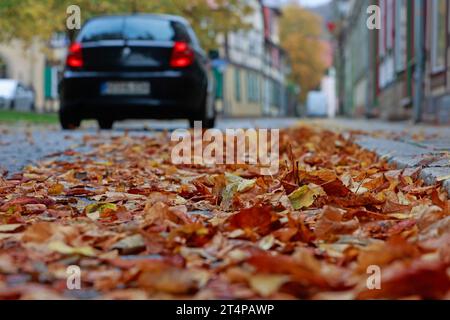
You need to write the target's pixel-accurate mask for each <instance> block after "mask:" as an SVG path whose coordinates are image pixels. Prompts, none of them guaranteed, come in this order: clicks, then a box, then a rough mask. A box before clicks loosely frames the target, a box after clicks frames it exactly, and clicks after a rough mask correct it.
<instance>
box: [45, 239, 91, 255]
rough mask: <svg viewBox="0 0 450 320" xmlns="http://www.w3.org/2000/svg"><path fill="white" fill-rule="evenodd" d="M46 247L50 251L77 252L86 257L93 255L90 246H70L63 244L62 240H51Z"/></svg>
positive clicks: (68, 253) (69, 253) (70, 253)
mask: <svg viewBox="0 0 450 320" xmlns="http://www.w3.org/2000/svg"><path fill="white" fill-rule="evenodd" d="M48 248H49V249H50V250H52V251H55V252H58V253H61V254H67V255H72V254H78V255H82V256H87V257H93V256H95V251H94V249H92V248H91V247H88V246H83V247H71V246H68V245H67V244H65V243H64V242H62V241H53V242H50V243H49V244H48Z"/></svg>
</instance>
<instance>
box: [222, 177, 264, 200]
mask: <svg viewBox="0 0 450 320" xmlns="http://www.w3.org/2000/svg"><path fill="white" fill-rule="evenodd" d="M225 179H226V181H227V185H226V187H225V189H223V191H222V205H223V206H224V207H225V208H228V207H229V206H230V205H231V202H232V201H233V197H234V195H235V194H236V193H242V192H246V191H248V190H250V189H251V188H253V187H254V186H255V185H256V179H252V180H249V179H244V178H241V177H239V176H236V175H234V174H230V173H225Z"/></svg>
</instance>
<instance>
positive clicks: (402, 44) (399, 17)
mask: <svg viewBox="0 0 450 320" xmlns="http://www.w3.org/2000/svg"><path fill="white" fill-rule="evenodd" d="M395 5H396V8H395V29H396V32H395V69H396V71H403V70H405V68H406V45H407V44H406V38H407V23H408V21H407V19H408V9H407V0H397V1H396V2H395Z"/></svg>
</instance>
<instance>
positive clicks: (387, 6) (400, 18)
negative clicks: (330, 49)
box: [333, 0, 450, 124]
mask: <svg viewBox="0 0 450 320" xmlns="http://www.w3.org/2000/svg"><path fill="white" fill-rule="evenodd" d="M333 5H334V6H335V8H336V10H335V12H337V13H339V15H340V16H339V17H338V18H337V20H338V21H339V26H340V27H339V28H338V31H337V34H336V39H337V41H336V45H337V47H336V60H335V62H336V67H337V83H338V88H337V91H338V98H339V110H340V112H341V113H343V114H346V115H366V116H369V117H381V118H383V119H390V120H400V119H411V120H415V121H425V122H430V123H440V124H449V123H450V59H449V57H450V41H449V39H450V38H449V36H450V23H449V21H450V14H449V13H450V2H449V1H448V0H414V1H412V0H335V1H334V2H333ZM371 6H377V7H371ZM368 8H369V9H372V8H377V10H376V11H372V10H369V12H368ZM373 14H375V15H376V16H375V17H376V19H377V20H376V22H377V23H376V24H375V25H376V26H377V28H374V29H372V28H370V27H371V26H372V25H371V23H372V22H374V21H375V20H370V21H369V25H368V19H370V18H371V15H373Z"/></svg>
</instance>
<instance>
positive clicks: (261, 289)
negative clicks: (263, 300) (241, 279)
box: [249, 274, 289, 297]
mask: <svg viewBox="0 0 450 320" xmlns="http://www.w3.org/2000/svg"><path fill="white" fill-rule="evenodd" d="M288 281H289V277H288V276H284V275H269V274H257V275H254V276H252V277H250V279H249V282H250V287H251V288H252V289H253V290H254V291H256V292H257V293H258V294H259V295H261V296H262V297H269V296H271V295H272V294H274V293H275V292H277V291H278V290H279V289H280V287H281V286H282V285H283V284H285V283H286V282H288Z"/></svg>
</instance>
